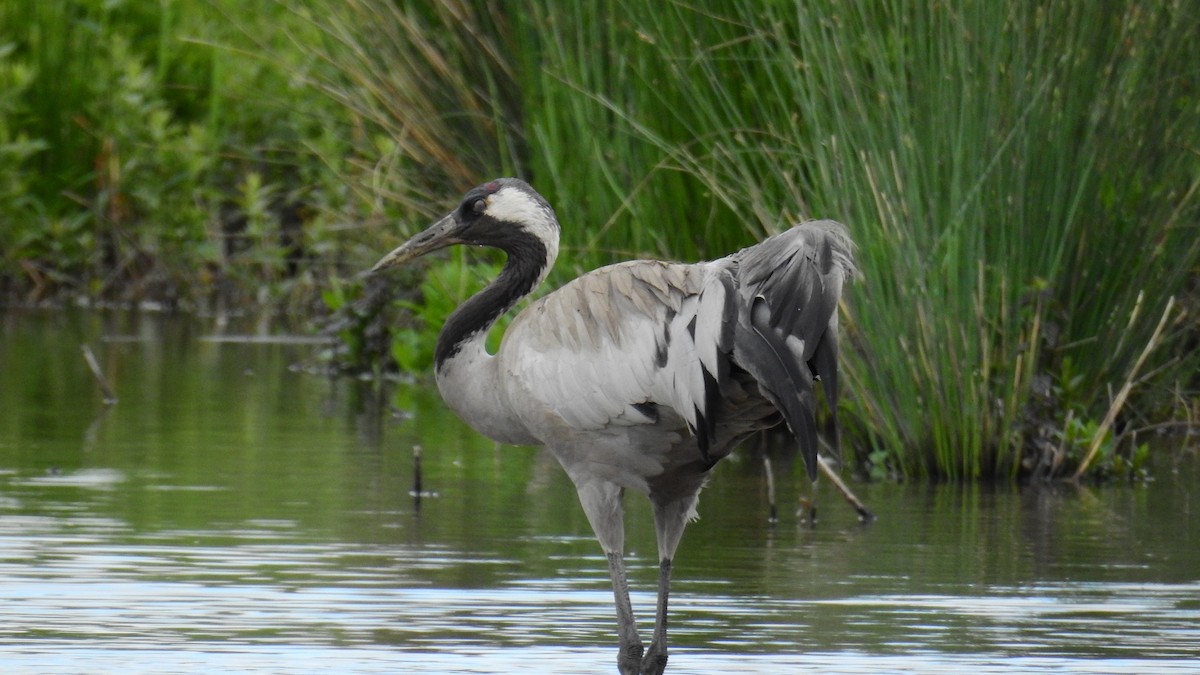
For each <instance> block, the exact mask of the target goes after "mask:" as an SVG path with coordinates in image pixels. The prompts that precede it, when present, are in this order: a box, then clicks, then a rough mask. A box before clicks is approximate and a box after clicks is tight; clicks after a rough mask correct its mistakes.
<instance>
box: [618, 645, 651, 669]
mask: <svg viewBox="0 0 1200 675" xmlns="http://www.w3.org/2000/svg"><path fill="white" fill-rule="evenodd" d="M644 651H645V649H644V648H643V647H642V645H641V643H637V644H632V645H623V646H622V647H621V651H620V652H618V653H617V670H619V671H621V675H642V652H644Z"/></svg>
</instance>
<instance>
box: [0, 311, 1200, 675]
mask: <svg viewBox="0 0 1200 675" xmlns="http://www.w3.org/2000/svg"><path fill="white" fill-rule="evenodd" d="M139 322H146V323H147V325H143V324H142V323H139ZM0 329H2V331H3V332H2V334H0V337H2V339H0V367H2V368H3V371H4V373H5V383H6V385H7V386H5V387H4V388H2V390H0V662H2V663H4V665H5V672H38V673H52V672H64V673H66V672H71V673H75V672H118V671H121V672H127V671H134V672H164V671H176V672H179V671H182V672H210V671H235V672H313V671H317V670H321V669H329V670H332V671H336V672H377V671H378V672H383V671H387V672H397V671H399V672H418V673H451V672H465V673H504V672H525V671H529V670H536V671H538V672H561V673H576V672H613V671H614V667H613V666H614V658H615V652H614V649H613V643H614V640H613V636H612V630H613V610H612V607H611V597H612V596H611V591H610V589H609V585H608V580H607V573H606V571H605V566H604V561H603V559H602V556H601V555H600V551H599V548H598V546H597V544H596V543H595V541H594V540H593V539H592V537H591V535H590V532H589V531H588V527H587V524H586V520H585V519H584V518H583V516H582V513H580V511H579V508H578V506H577V505H576V503H575V497H574V494H573V490H572V489H571V486H570V485H569V483H568V482H567V481H566V479H565V478H564V477H563V476H562V472H561V471H560V470H559V469H558V467H557V466H556V464H555V463H554V462H553V460H552V459H551V458H550V457H548V456H547V455H546V454H545V453H543V452H539V451H536V450H531V449H514V448H500V447H497V446H495V445H494V444H492V443H490V442H487V441H484V440H482V439H480V438H478V437H477V436H475V435H474V434H473V433H471V432H470V431H469V430H467V429H465V428H463V427H462V426H461V425H459V424H457V422H455V421H454V420H453V418H451V417H449V416H447V415H446V414H445V413H444V409H443V407H442V405H441V404H440V402H439V401H438V400H437V397H436V393H435V392H432V391H430V390H428V389H424V388H421V387H402V388H400V389H399V390H398V391H396V392H395V393H394V394H389V395H388V397H389V400H390V402H391V403H393V404H394V405H395V407H396V408H397V409H399V410H403V411H404V412H405V414H404V415H394V414H391V413H390V412H388V408H387V407H386V406H383V407H381V406H375V407H374V409H375V410H377V411H378V410H383V411H384V413H383V414H370V413H362V412H361V410H363V409H364V407H363V406H362V405H361V403H362V401H363V400H365V399H369V398H370V397H372V396H378V391H377V390H374V389H371V388H364V386H363V385H362V384H360V383H355V382H346V381H334V382H330V381H326V380H322V379H320V378H316V377H313V376H308V375H304V374H302V373H298V372H295V371H294V370H290V369H289V368H288V366H289V365H291V364H293V363H295V362H297V361H300V360H302V359H304V358H306V356H307V354H308V353H309V352H308V350H310V349H311V347H309V346H305V345H283V344H276V343H241V342H216V341H200V340H198V339H197V338H198V337H199V336H200V335H202V334H203V332H202V331H201V330H200V329H198V328H197V327H196V326H194V325H188V324H186V323H185V322H178V321H161V320H158V319H153V318H145V317H143V318H140V319H133V318H129V317H124V318H120V319H113V318H96V317H92V316H88V315H83V316H74V317H64V316H61V315H49V316H45V317H25V318H23V319H22V320H19V321H18V320H15V319H13V318H11V317H9V318H7V319H6V320H5V321H4V322H3V323H2V324H0ZM114 329H115V330H116V331H117V332H116V333H114V334H120V335H126V334H128V335H137V336H139V339H138V340H114V341H107V342H105V341H102V340H100V339H98V337H97V336H99V335H104V334H106V333H105V332H106V331H113V330H114ZM89 340H90V341H92V342H93V344H103V345H105V346H104V348H103V349H102V350H100V352H99V353H98V354H97V356H98V358H100V360H101V362H102V364H103V365H104V367H105V368H106V369H107V370H106V375H107V376H108V377H109V378H110V379H111V381H112V382H113V384H114V386H116V387H117V389H118V393H119V395H120V403H119V404H118V405H117V406H115V407H113V408H112V409H110V410H109V411H108V412H107V413H106V414H104V416H103V417H99V418H97V415H98V414H100V412H101V411H102V410H103V405H102V403H101V402H100V400H99V394H98V392H96V391H95V390H94V385H93V384H92V383H91V382H90V381H89V378H90V375H89V374H88V372H87V370H86V367H85V366H84V364H83V363H82V361H81V359H79V357H78V345H79V343H80V342H82V341H89ZM97 420H98V421H97ZM414 445H420V446H422V448H423V449H424V452H423V468H424V478H425V485H426V487H427V488H429V489H434V490H436V492H437V494H438V495H439V496H437V497H431V498H427V499H425V500H424V502H423V504H422V508H421V510H420V513H419V514H418V513H417V511H416V509H415V506H414V504H413V501H412V499H411V497H410V496H409V491H410V490H411V488H412V483H413V461H412V448H413V446H414ZM776 473H777V475H780V476H796V475H799V470H798V467H794V466H789V465H788V464H787V462H786V461H783V462H780V463H779V464H777V466H776ZM1195 478H1196V472H1195V467H1194V466H1185V468H1184V472H1183V474H1181V475H1179V476H1174V475H1169V474H1168V475H1164V476H1162V477H1161V478H1160V480H1159V481H1158V482H1157V483H1156V484H1154V485H1153V486H1151V487H1148V488H1147V487H1128V486H1114V487H1106V488H1094V489H1062V488H1056V489H1043V490H1025V491H1009V490H997V489H989V488H983V487H975V486H972V487H965V488H959V487H954V486H902V485H891V484H886V485H866V486H857V487H858V489H859V490H860V492H861V496H863V498H864V499H866V500H867V501H868V503H869V504H870V505H871V507H872V508H873V509H874V510H875V511H876V512H877V513H878V514H879V516H880V519H879V521H877V522H876V523H875V524H873V525H871V526H865V527H864V526H861V525H860V524H858V523H857V520H856V518H855V515H854V513H853V512H852V511H850V509H849V508H848V507H844V505H842V504H841V503H840V502H839V501H838V498H837V497H836V495H834V494H833V493H832V492H831V491H828V490H823V491H822V492H821V493H820V495H819V497H820V499H821V501H822V505H823V506H822V522H821V523H820V525H819V526H818V527H817V528H816V529H809V528H806V527H803V526H801V525H800V524H799V523H798V522H797V520H796V518H795V517H794V516H793V515H792V514H791V512H790V509H785V510H784V512H783V514H782V515H783V517H782V519H781V521H780V523H779V524H777V525H775V526H774V527H772V526H769V525H768V524H767V522H766V520H767V519H766V513H767V511H766V490H765V487H764V485H763V481H762V476H761V465H760V464H759V463H757V462H755V461H753V460H751V459H749V458H743V459H741V460H740V461H734V462H730V463H729V464H727V465H723V466H722V467H721V469H720V473H719V475H718V476H717V477H716V479H715V480H714V481H713V484H712V486H711V487H710V488H709V489H708V490H707V491H706V493H705V495H704V498H703V500H702V505H701V515H702V519H701V520H700V521H699V522H698V523H696V524H695V525H694V526H692V528H691V529H690V530H689V532H688V534H687V536H686V537H685V539H684V543H683V546H682V547H681V550H680V553H679V559H678V561H677V576H676V579H677V581H676V584H675V593H674V596H673V598H672V600H673V610H672V618H673V627H672V629H673V639H674V640H675V642H676V644H677V645H678V648H677V649H676V650H675V652H674V653H673V656H672V660H671V669H670V670H669V671H668V672H673V673H727V672H742V673H756V672H758V673H778V672H799V671H801V670H803V671H816V672H847V673H854V672H881V671H883V672H895V671H916V672H935V673H936V672H955V673H958V672H963V671H964V670H967V669H970V670H973V671H980V672H985V673H986V672H1051V671H1054V672H1057V671H1060V670H1069V671H1072V672H1139V673H1141V672H1147V671H1154V672H1171V671H1174V672H1191V671H1194V665H1193V664H1194V658H1195V657H1196V656H1200V602H1198V601H1197V600H1196V598H1198V597H1200V555H1198V551H1200V539H1198V537H1197V534H1198V532H1200V529H1198V526H1197V524H1196V522H1195V519H1193V518H1191V517H1190V504H1191V503H1192V502H1191V493H1192V489H1193V486H1194V485H1195ZM800 483H801V484H802V483H803V481H800ZM779 487H780V490H779V492H780V494H779V499H780V503H782V504H795V503H796V499H797V497H798V489H797V488H798V487H799V486H798V485H797V484H796V483H795V482H793V481H790V480H783V481H781V483H780V486H779ZM629 506H630V511H631V513H630V521H629V525H630V532H629V539H630V547H631V549H632V553H631V556H630V567H631V576H632V582H633V584H634V586H635V592H634V594H633V601H634V603H635V606H636V607H637V608H639V609H640V611H641V613H642V615H643V619H644V620H648V619H649V614H650V612H649V608H651V607H652V606H653V602H654V599H653V595H652V589H653V588H654V579H655V575H656V571H657V565H656V562H655V561H654V560H653V557H654V556H653V551H654V543H653V542H654V535H653V528H652V527H651V525H650V517H649V512H648V508H647V507H646V505H645V504H644V503H643V502H641V501H640V500H634V501H631V503H630V504H629Z"/></svg>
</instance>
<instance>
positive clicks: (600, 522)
mask: <svg viewBox="0 0 1200 675" xmlns="http://www.w3.org/2000/svg"><path fill="white" fill-rule="evenodd" d="M575 488H576V489H577V490H578V491H579V503H580V504H582V505H583V512H584V513H585V514H587V518H588V522H589V523H591V525H592V530H594V531H595V532H596V538H597V539H599V540H600V546H601V547H602V548H603V549H604V553H605V555H607V556H608V574H609V576H610V577H611V578H612V586H613V601H614V603H615V604H616V608H617V639H618V640H620V643H621V648H620V651H619V652H618V653H617V667H618V669H619V670H620V672H621V675H640V673H641V667H642V653H643V652H644V651H645V649H644V647H643V646H642V639H641V637H639V636H638V630H637V622H636V621H635V620H634V618H633V605H632V604H631V603H630V602H629V581H628V579H627V577H626V575H625V555H624V548H625V519H624V515H625V509H624V507H623V506H622V504H621V498H622V496H623V493H624V490H622V489H621V488H620V487H618V486H617V485H614V484H612V483H606V482H601V481H586V482H579V481H577V482H576V484H575Z"/></svg>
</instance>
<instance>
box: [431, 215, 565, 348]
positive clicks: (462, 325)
mask: <svg viewBox="0 0 1200 675" xmlns="http://www.w3.org/2000/svg"><path fill="white" fill-rule="evenodd" d="M498 248H500V249H502V250H503V251H504V252H505V253H507V254H508V259H507V260H505V261H504V268H503V269H501V270H500V276H498V277H496V279H495V281H493V282H492V283H490V284H488V285H487V287H486V288H484V289H483V290H482V291H480V292H478V293H476V294H475V295H473V296H471V298H470V299H468V300H467V301H466V302H464V303H463V304H462V305H461V306H460V307H459V308H458V309H456V310H454V312H453V313H452V314H451V315H450V318H449V319H447V320H446V325H445V326H443V327H442V332H441V334H440V335H438V341H437V349H436V351H435V352H434V368H435V370H440V369H441V367H442V365H443V364H444V363H445V362H446V361H447V360H448V359H450V358H451V357H453V356H454V355H455V354H457V353H458V351H459V350H460V349H462V345H463V343H464V342H466V341H467V340H469V339H471V338H472V337H474V336H475V335H476V334H478V333H479V332H481V331H487V330H488V329H489V328H491V327H492V324H494V323H496V320H497V319H499V318H500V317H501V315H503V314H504V313H505V312H507V311H508V310H509V309H511V308H512V306H513V305H515V304H517V302H518V301H519V300H520V299H521V298H523V297H525V296H526V295H529V294H530V293H531V292H532V291H533V289H534V288H535V287H536V286H537V284H538V281H539V280H540V279H541V276H542V271H543V270H544V269H545V267H546V264H547V261H548V260H549V255H548V252H547V250H546V246H545V244H543V243H542V242H541V240H539V239H538V238H537V237H534V236H533V235H519V236H514V237H512V238H511V239H508V240H506V241H505V242H504V243H503V244H502V245H499V246H498Z"/></svg>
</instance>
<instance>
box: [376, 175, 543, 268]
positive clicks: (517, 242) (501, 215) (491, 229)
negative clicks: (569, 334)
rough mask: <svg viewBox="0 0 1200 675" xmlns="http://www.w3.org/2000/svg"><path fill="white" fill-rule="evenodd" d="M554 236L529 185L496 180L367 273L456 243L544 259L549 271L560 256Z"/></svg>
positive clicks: (539, 199)
mask: <svg viewBox="0 0 1200 675" xmlns="http://www.w3.org/2000/svg"><path fill="white" fill-rule="evenodd" d="M558 232H559V227H558V219H557V218H556V217H555V215H554V209H553V208H551V207H550V204H549V203H548V202H547V201H546V200H545V199H543V198H542V196H541V195H539V194H538V193H537V192H536V191H534V189H533V188H532V187H530V186H529V184H528V183H526V182H525V181H523V180H521V179H519V178H499V179H497V180H493V181H490V182H487V183H484V184H483V185H480V186H478V187H475V188H472V189H471V190H470V191H468V192H467V194H466V196H465V197H463V200H462V202H460V203H459V205H458V207H457V208H455V209H454V210H453V211H451V212H450V213H449V214H447V215H446V216H445V217H443V218H442V219H441V220H439V221H437V222H436V223H434V224H433V225H431V226H429V228H428V229H426V230H425V231H423V232H421V233H420V234H417V235H416V236H414V237H413V238H412V239H409V240H408V241H406V242H405V243H403V244H401V245H400V247H399V248H397V249H396V250H394V251H392V252H391V253H389V254H387V255H385V256H384V257H383V258H382V259H381V260H380V261H379V262H377V263H375V266H374V267H372V268H371V271H372V272H378V271H380V270H382V269H386V268H388V267H393V266H395V265H400V264H402V263H405V262H408V261H409V260H412V259H413V258H416V257H418V256H422V255H425V254H426V253H430V252H431V251H436V250H438V249H441V248H445V247H447V246H452V245H454V244H470V245H475V246H490V247H493V248H499V249H502V250H504V251H507V252H508V253H509V256H510V257H511V256H513V255H514V254H515V253H517V252H518V251H522V252H525V254H526V255H527V256H528V255H537V256H540V257H542V258H543V259H544V265H545V267H549V266H550V264H552V263H553V262H554V258H555V256H557V255H558ZM539 251H540V252H539Z"/></svg>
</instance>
